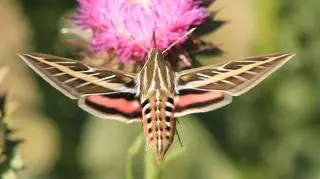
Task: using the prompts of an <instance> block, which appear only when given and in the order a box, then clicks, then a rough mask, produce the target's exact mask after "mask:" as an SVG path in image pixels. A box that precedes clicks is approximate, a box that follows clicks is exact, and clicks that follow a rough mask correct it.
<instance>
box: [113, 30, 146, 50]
mask: <svg viewBox="0 0 320 179" xmlns="http://www.w3.org/2000/svg"><path fill="white" fill-rule="evenodd" d="M116 29H117V31H118V32H120V33H121V34H123V35H124V36H126V37H127V38H128V39H129V40H131V41H132V42H133V43H135V44H136V45H138V46H139V47H140V48H141V49H142V50H144V51H145V52H147V53H149V50H148V49H147V48H145V47H144V46H143V45H142V44H141V43H139V42H138V41H137V40H136V39H134V38H133V37H131V35H130V34H127V33H125V32H123V31H122V30H121V29H119V28H116Z"/></svg>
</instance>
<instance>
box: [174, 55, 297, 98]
mask: <svg viewBox="0 0 320 179" xmlns="http://www.w3.org/2000/svg"><path fill="white" fill-rule="evenodd" d="M293 56H294V54H291V53H282V54H273V55H265V56H260V57H252V58H244V59H240V60H235V61H231V62H226V63H223V64H219V65H211V66H205V67H201V68H195V69H191V70H185V71H181V72H179V73H178V77H179V81H178V85H179V89H180V90H184V89H196V90H204V91H213V90H214V91H223V92H226V93H228V94H230V95H233V96H238V95H241V94H243V93H245V92H247V91H248V90H250V89H251V88H253V87H255V86H256V85H257V84H259V83H260V82H261V81H262V80H264V79H265V78H266V77H268V76H269V75H270V74H271V73H272V72H274V71H275V70H276V69H278V68H279V67H281V66H282V65H283V64H284V63H286V62H287V61H288V60H289V59H291V58H292V57H293Z"/></svg>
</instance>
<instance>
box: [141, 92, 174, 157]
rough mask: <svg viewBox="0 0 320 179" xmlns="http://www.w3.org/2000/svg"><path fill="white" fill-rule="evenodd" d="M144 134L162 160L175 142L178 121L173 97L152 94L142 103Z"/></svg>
mask: <svg viewBox="0 0 320 179" xmlns="http://www.w3.org/2000/svg"><path fill="white" fill-rule="evenodd" d="M142 113H143V127H144V134H145V137H146V139H147V142H148V145H149V146H150V147H151V148H152V150H154V152H155V153H156V158H157V160H158V161H161V160H162V159H163V157H164V155H165V153H166V152H167V150H168V148H169V147H170V145H171V143H172V142H173V138H174V134H175V128H176V121H175V119H174V101H173V98H171V97H164V96H162V97H161V98H158V97H157V95H156V94H155V95H153V96H150V97H149V98H148V99H146V100H145V101H144V102H143V103H142Z"/></svg>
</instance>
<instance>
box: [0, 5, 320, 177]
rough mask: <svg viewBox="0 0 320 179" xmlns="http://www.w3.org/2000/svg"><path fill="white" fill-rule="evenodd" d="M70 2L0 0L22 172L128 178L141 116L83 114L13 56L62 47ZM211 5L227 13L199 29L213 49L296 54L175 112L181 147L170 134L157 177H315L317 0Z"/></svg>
mask: <svg viewBox="0 0 320 179" xmlns="http://www.w3.org/2000/svg"><path fill="white" fill-rule="evenodd" d="M75 7H76V1H75V0H43V1H40V0H20V1H19V0H1V2H0V22H1V28H0V65H1V66H3V65H8V66H10V68H11V74H10V75H9V76H8V77H7V79H6V81H5V85H4V86H3V87H2V90H6V91H8V93H9V96H10V100H12V101H16V102H18V103H19V106H18V108H17V109H16V111H15V115H14V116H13V117H12V118H11V119H10V122H11V123H12V124H13V127H14V128H15V129H16V130H17V132H16V135H17V136H18V137H20V138H24V139H25V140H26V142H25V143H24V144H23V145H22V146H21V155H22V157H23V159H24V162H25V163H26V166H27V168H26V169H25V170H24V171H22V172H20V174H19V176H20V178H23V179H31V178H32V179H37V178H39V179H56V178H57V179H58V178H59V179H60V178H61V179H70V178H77V179H87V178H90V179H91V178H94V179H105V178H108V179H109V178H111V179H112V178H115V179H118V178H125V176H126V169H125V166H126V162H127V155H128V150H129V148H130V146H131V145H132V143H133V142H134V141H135V140H136V138H137V136H138V135H139V134H141V133H142V126H141V125H139V124H131V125H126V124H123V123H120V122H117V121H113V120H100V119H96V118H94V117H92V116H91V115H89V114H86V113H85V112H83V111H81V110H80V109H79V108H78V107H77V105H76V102H75V101H71V100H70V99H68V98H67V97H65V96H63V95H62V94H60V93H59V92H58V91H56V90H55V89H54V88H52V87H51V86H49V85H48V84H47V83H46V82H44V81H43V80H42V79H40V78H39V77H38V76H36V75H35V74H34V73H31V71H30V70H29V69H27V68H26V67H25V65H24V64H23V63H22V62H21V61H20V60H19V59H18V58H17V56H16V53H17V52H23V51H28V52H31V51H37V52H42V53H49V54H55V55H59V56H68V55H69V53H68V50H67V48H66V47H65V45H63V43H62V40H61V34H60V28H61V24H62V20H63V16H64V15H65V14H66V13H68V12H70V11H71V10H73V9H74V8H75ZM210 8H211V9H212V10H213V11H214V10H216V11H218V14H217V17H216V18H217V19H221V20H226V21H228V23H227V24H226V25H224V26H223V27H221V28H220V29H218V30H217V31H216V32H215V33H214V34H212V35H210V36H209V37H208V38H207V39H206V40H208V39H209V40H210V41H213V42H214V43H215V44H218V45H219V46H220V48H221V49H222V50H224V51H225V52H226V54H224V55H223V56H222V57H220V59H234V58H239V57H244V56H250V55H259V54H264V53H271V52H279V51H285V52H295V53H297V56H296V57H295V58H294V59H293V60H291V61H290V62H289V63H287V64H286V65H285V66H283V67H282V68H281V69H279V70H278V71H277V72H276V73H275V74H273V75H272V76H270V77H269V78H268V79H267V80H265V81H264V82H263V83H262V84H261V85H260V86H258V87H257V88H255V89H253V90H251V91H250V92H248V93H246V94H245V95H243V96H241V97H237V98H235V99H234V102H233V103H232V104H230V105H229V106H227V107H224V108H222V109H218V110H216V111H213V112H210V113H206V114H200V115H191V116H188V117H184V118H181V119H180V124H179V125H178V130H179V133H180V135H181V138H182V142H183V144H184V147H183V149H182V148H181V147H180V146H179V144H178V141H177V140H176V141H175V144H174V146H173V147H172V148H171V149H170V151H169V153H168V156H170V154H171V155H174V154H177V155H176V156H175V157H172V158H171V160H170V162H167V164H166V165H165V166H164V168H163V169H162V170H161V173H162V178H187V179H193V178H205V179H212V178H216V179H238V178H244V179H250V178H252V179H256V178H259V179H260V178H261V179H276V178H279V179H280V178H281V179H283V178H292V179H317V178H320V142H319V140H320V95H319V90H320V75H319V74H320V73H319V69H320V68H319V67H320V23H319V22H318V18H319V17H320V1H319V0H306V1H301V0H255V1H254V0H242V1H238V0H217V1H216V2H215V3H214V4H213V5H212V6H211V7H210ZM200 60H201V59H200ZM216 60H219V58H215V59H212V60H208V59H206V60H202V62H203V63H206V64H210V63H214V62H215V61H216ZM144 153H145V147H144V146H142V147H141V148H140V149H139V153H138V155H137V156H135V157H134V158H133V166H134V169H133V171H134V176H135V178H143V174H144V168H145V167H146V166H144V159H143V157H144Z"/></svg>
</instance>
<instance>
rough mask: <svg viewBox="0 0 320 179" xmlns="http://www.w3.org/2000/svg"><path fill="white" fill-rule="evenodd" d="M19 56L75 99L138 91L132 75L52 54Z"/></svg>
mask: <svg viewBox="0 0 320 179" xmlns="http://www.w3.org/2000/svg"><path fill="white" fill-rule="evenodd" d="M19 57H20V58H21V59H22V60H23V61H24V62H25V63H26V64H27V65H28V66H29V67H31V68H32V69H33V70H34V71H35V72H36V73H38V74H39V75H40V76H41V77H42V78H43V79H45V80H46V81H47V82H48V83H50V84H51V85H52V86H53V87H55V88H56V89H58V90H59V91H61V92H62V93H63V94H65V95H66V96H68V97H70V98H72V99H78V98H79V97H81V96H86V95H97V94H110V93H115V92H128V93H135V80H134V76H133V75H132V74H128V73H124V72H121V71H115V70H105V69H101V68H97V67H93V66H90V65H87V64H84V63H81V62H78V61H75V60H71V59H67V58H61V57H56V56H51V55H44V54H19Z"/></svg>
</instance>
